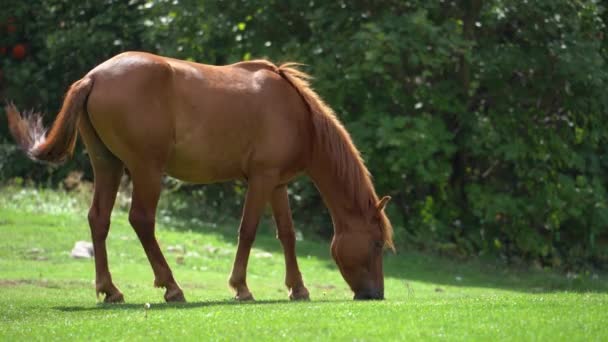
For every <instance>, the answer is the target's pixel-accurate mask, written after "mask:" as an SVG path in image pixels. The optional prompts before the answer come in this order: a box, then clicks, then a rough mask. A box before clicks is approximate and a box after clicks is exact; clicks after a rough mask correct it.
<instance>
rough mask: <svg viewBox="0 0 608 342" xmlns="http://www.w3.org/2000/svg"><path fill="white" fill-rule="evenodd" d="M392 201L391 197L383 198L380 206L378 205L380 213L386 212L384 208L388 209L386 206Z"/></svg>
mask: <svg viewBox="0 0 608 342" xmlns="http://www.w3.org/2000/svg"><path fill="white" fill-rule="evenodd" d="M390 200H391V196H384V197H382V199H381V200H380V201H379V202H378V204H376V209H378V211H379V212H380V211H382V210H384V208H385V207H386V204H387V203H388V201H390Z"/></svg>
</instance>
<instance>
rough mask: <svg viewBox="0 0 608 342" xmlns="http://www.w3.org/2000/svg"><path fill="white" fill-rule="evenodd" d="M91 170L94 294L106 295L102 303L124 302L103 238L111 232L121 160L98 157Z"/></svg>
mask: <svg viewBox="0 0 608 342" xmlns="http://www.w3.org/2000/svg"><path fill="white" fill-rule="evenodd" d="M93 170H94V172H95V193H94V195H93V204H92V205H91V209H90V210H89V216H88V217H89V227H90V228H91V238H92V239H93V251H94V253H95V290H96V292H97V295H99V294H100V293H103V294H105V298H104V302H106V303H120V302H123V301H124V297H123V295H122V293H121V292H120V290H119V289H118V288H117V287H116V286H115V285H114V283H113V282H112V276H111V274H110V270H109V267H108V255H107V252H106V238H107V236H108V232H109V231H110V215H111V213H112V207H113V206H114V201H115V200H116V192H117V191H118V186H119V184H120V177H121V176H122V173H123V169H122V163H120V161H118V160H116V159H114V160H109V159H105V160H101V159H97V160H96V161H95V162H94V163H93Z"/></svg>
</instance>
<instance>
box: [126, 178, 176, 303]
mask: <svg viewBox="0 0 608 342" xmlns="http://www.w3.org/2000/svg"><path fill="white" fill-rule="evenodd" d="M143 170H145V171H144V172H138V171H135V172H133V173H132V178H133V199H132V202H131V210H130V212H129V222H130V223H131V225H132V226H133V229H135V232H136V233H137V236H138V237H139V241H140V242H141V244H142V246H143V247H144V250H145V252H146V255H147V256H148V260H149V261H150V265H151V266H152V270H153V271H154V286H156V287H164V288H165V289H166V292H165V300H166V301H167V302H183V301H185V300H186V299H185V298H184V293H183V291H182V289H181V288H180V287H179V285H178V284H177V282H176V281H175V279H174V278H173V273H172V271H171V268H170V267H169V265H168V264H167V261H166V260H165V257H164V255H163V252H162V251H161V249H160V247H159V246H158V241H157V240H156V236H155V233H154V231H155V218H154V217H155V214H156V205H157V204H158V199H159V196H160V187H161V185H160V180H161V173H160V172H158V173H153V172H150V168H146V169H143Z"/></svg>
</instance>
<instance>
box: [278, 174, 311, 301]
mask: <svg viewBox="0 0 608 342" xmlns="http://www.w3.org/2000/svg"><path fill="white" fill-rule="evenodd" d="M271 204H272V213H273V216H274V220H275V223H276V225H277V238H278V239H279V240H280V241H281V245H282V246H283V253H284V254H285V285H286V286H287V289H288V290H289V299H291V300H308V299H310V298H309V294H308V289H306V287H305V286H304V281H303V280H302V274H301V273H300V268H299V267H298V260H297V259H296V235H295V230H294V228H293V220H292V218H291V209H290V208H289V197H288V196H287V186H285V185H283V186H280V187H278V188H276V189H275V190H274V192H273V193H272V200H271Z"/></svg>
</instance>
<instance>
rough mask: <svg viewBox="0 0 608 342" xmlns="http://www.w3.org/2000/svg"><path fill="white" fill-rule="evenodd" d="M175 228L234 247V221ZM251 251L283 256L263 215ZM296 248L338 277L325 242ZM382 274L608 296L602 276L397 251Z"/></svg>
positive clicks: (454, 283)
mask: <svg viewBox="0 0 608 342" xmlns="http://www.w3.org/2000/svg"><path fill="white" fill-rule="evenodd" d="M297 226H298V223H297V222H296V227H297ZM180 227H181V228H180ZM176 229H177V230H180V229H182V230H193V231H199V232H214V233H216V234H219V235H220V236H221V237H222V239H224V240H225V241H226V242H229V243H236V241H237V230H238V222H237V221H236V219H235V220H234V221H231V222H227V223H225V224H222V225H220V227H216V228H210V229H207V228H206V227H205V226H204V224H203V225H189V224H183V225H179V226H178V227H176ZM254 248H257V249H262V250H265V251H268V252H271V253H274V254H282V253H283V250H282V247H281V244H280V242H279V241H278V240H277V239H276V238H275V237H274V222H273V221H272V219H271V217H269V215H266V216H265V217H264V218H263V220H262V221H261V222H260V227H259V229H258V234H257V237H256V240H255V243H254ZM296 249H297V255H298V257H299V258H305V257H307V256H311V257H315V258H317V259H318V260H321V261H322V262H323V263H324V265H325V266H326V267H328V268H330V269H332V270H335V272H338V269H337V266H336V265H335V263H334V261H333V259H332V258H331V256H330V252H329V242H327V241H320V239H318V238H317V239H315V238H313V239H305V240H304V241H298V242H297V246H296ZM303 273H304V274H303V275H304V278H306V270H303ZM384 275H385V277H387V278H394V279H397V280H399V281H403V282H404V287H409V282H411V281H418V282H424V283H430V284H435V285H437V286H438V287H441V286H453V287H459V286H466V287H480V288H496V289H504V290H512V291H519V292H527V293H546V292H558V291H570V292H608V282H606V280H605V279H606V277H607V275H606V274H586V275H582V274H581V275H576V274H564V273H560V272H556V271H552V270H549V271H545V270H532V269H529V268H528V269H527V268H525V267H514V266H508V265H505V264H501V263H500V262H498V261H496V260H495V259H494V260H492V259H488V260H483V259H481V258H471V259H468V260H462V261H458V260H454V259H448V258H447V257H440V256H437V255H432V254H423V253H419V252H412V251H408V250H404V249H398V251H397V253H396V254H393V253H392V252H386V253H385V257H384Z"/></svg>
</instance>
